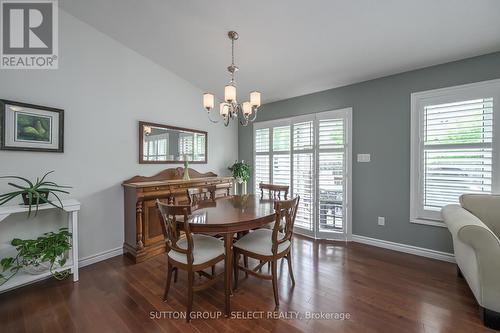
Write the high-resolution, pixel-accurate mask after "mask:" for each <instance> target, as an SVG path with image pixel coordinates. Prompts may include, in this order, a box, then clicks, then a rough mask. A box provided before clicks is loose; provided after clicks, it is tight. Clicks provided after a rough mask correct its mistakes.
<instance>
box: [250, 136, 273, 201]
mask: <svg viewBox="0 0 500 333" xmlns="http://www.w3.org/2000/svg"><path fill="white" fill-rule="evenodd" d="M269 145H270V138H269V128H261V129H257V130H255V143H254V147H255V162H254V168H255V170H254V175H255V180H254V181H255V193H259V192H260V189H259V184H260V183H269V182H270V181H271V179H270V176H271V175H270V170H269V163H270V161H269V157H270V156H269V153H270V151H269Z"/></svg>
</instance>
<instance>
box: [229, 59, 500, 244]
mask: <svg viewBox="0 0 500 333" xmlns="http://www.w3.org/2000/svg"><path fill="white" fill-rule="evenodd" d="M496 78H500V53H493V54H489V55H484V56H480V57H475V58H470V59H465V60H461V61H457V62H452V63H447V64H443V65H438V66H433V67H428V68H424V69H420V70H416V71H411V72H406V73H402V74H397V75H392V76H388V77H384V78H380V79H376V80H371V81H366V82H361V83H357V84H353V85H349V86H345V87H340V88H335V89H331V90H326V91H322V92H318V93H314V94H310V95H305V96H300V97H295V98H291V99H287V100H283V101H278V102H274V103H270V104H265V105H264V106H263V107H262V110H261V111H260V112H259V116H258V120H259V121H262V120H271V119H278V118H284V117H291V116H297V115H303V114H308V113H315V112H320V111H326V110H333V109H339V108H344V107H352V108H353V159H354V160H353V184H352V186H353V207H352V212H353V219H352V223H353V234H356V235H362V236H367V237H373V238H378V239H383V240H388V241H392V242H397V243H403V244H409V245H415V246H420V247H424V248H430V249H434V250H439V251H446V252H452V243H451V237H450V236H449V233H448V231H447V230H446V229H444V228H440V227H433V226H425V225H418V224H412V223H410V219H409V215H410V201H409V200H410V94H411V93H412V92H416V91H423V90H429V89H437V88H443V87H449V86H454V85H460V84H466V83H471V82H477V81H483V80H490V79H496ZM238 147H239V158H240V159H244V160H246V161H251V162H252V163H253V153H252V151H253V142H252V126H248V127H240V128H239V143H238ZM359 153H370V154H371V159H372V161H371V162H370V163H357V162H356V161H355V159H356V154H359ZM252 184H253V183H252ZM249 189H250V190H251V189H253V186H249ZM377 216H385V217H386V225H385V227H380V226H378V225H377Z"/></svg>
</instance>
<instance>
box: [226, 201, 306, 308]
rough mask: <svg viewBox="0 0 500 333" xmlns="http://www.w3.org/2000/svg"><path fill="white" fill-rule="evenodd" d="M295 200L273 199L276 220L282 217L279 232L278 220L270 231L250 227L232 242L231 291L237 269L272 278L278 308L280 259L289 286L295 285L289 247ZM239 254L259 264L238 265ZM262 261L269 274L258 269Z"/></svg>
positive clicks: (295, 208) (237, 272) (236, 281)
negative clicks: (283, 263)
mask: <svg viewBox="0 0 500 333" xmlns="http://www.w3.org/2000/svg"><path fill="white" fill-rule="evenodd" d="M299 200H300V197H296V198H295V199H291V200H282V201H275V203H274V210H275V214H276V215H275V216H276V221H281V219H282V218H283V219H284V220H285V227H284V230H283V232H280V228H279V223H275V224H274V228H273V230H269V229H265V228H262V229H257V230H254V231H253V232H250V233H248V234H247V235H245V236H243V237H242V238H241V239H239V240H238V241H236V242H235V243H234V245H233V249H234V257H233V269H234V282H235V283H234V289H235V290H236V289H237V287H238V275H239V271H240V270H242V271H244V272H245V273H248V274H250V275H253V276H256V277H258V278H261V279H265V280H272V281H273V291H274V302H275V304H276V308H278V307H279V296H278V260H279V259H281V258H285V259H286V260H287V264H288V272H289V275H290V279H291V280H292V285H294V286H295V278H294V276H293V270H292V252H291V249H292V236H293V225H294V223H295V217H296V216H297V208H298V206H299ZM240 255H244V256H247V257H250V258H254V259H257V260H259V261H260V263H259V264H258V265H257V266H256V267H254V268H253V269H250V268H248V267H245V266H242V265H240ZM266 262H270V263H271V267H272V269H271V275H268V274H262V273H260V272H259V271H260V269H261V268H262V266H263V265H264V264H265V263H266Z"/></svg>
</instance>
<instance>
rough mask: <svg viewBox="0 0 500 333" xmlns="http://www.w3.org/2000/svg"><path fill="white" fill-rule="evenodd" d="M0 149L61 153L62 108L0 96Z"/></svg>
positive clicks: (62, 150) (62, 132)
mask: <svg viewBox="0 0 500 333" xmlns="http://www.w3.org/2000/svg"><path fill="white" fill-rule="evenodd" d="M0 150H14V151H37V152H54V153H63V152H64V110H62V109H57V108H53V107H47V106H41V105H34V104H28V103H21V102H15V101H9V100H5V99H0Z"/></svg>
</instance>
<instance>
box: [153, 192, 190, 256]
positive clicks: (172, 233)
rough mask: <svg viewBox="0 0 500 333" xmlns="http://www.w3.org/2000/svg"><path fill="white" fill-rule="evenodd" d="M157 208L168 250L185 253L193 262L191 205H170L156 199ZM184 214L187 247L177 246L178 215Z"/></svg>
mask: <svg viewBox="0 0 500 333" xmlns="http://www.w3.org/2000/svg"><path fill="white" fill-rule="evenodd" d="M156 208H157V210H158V216H159V220H160V224H161V229H162V231H163V236H164V237H165V244H166V246H167V252H168V251H170V250H173V251H176V252H179V253H182V254H185V255H186V256H187V262H188V263H192V262H193V235H192V234H191V230H190V228H189V218H190V215H191V206H188V205H169V204H165V203H162V202H160V200H158V199H156ZM178 216H182V217H183V219H184V232H185V234H186V240H187V249H182V248H180V247H178V246H177V241H178V240H179V233H178V228H177V217H178Z"/></svg>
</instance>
